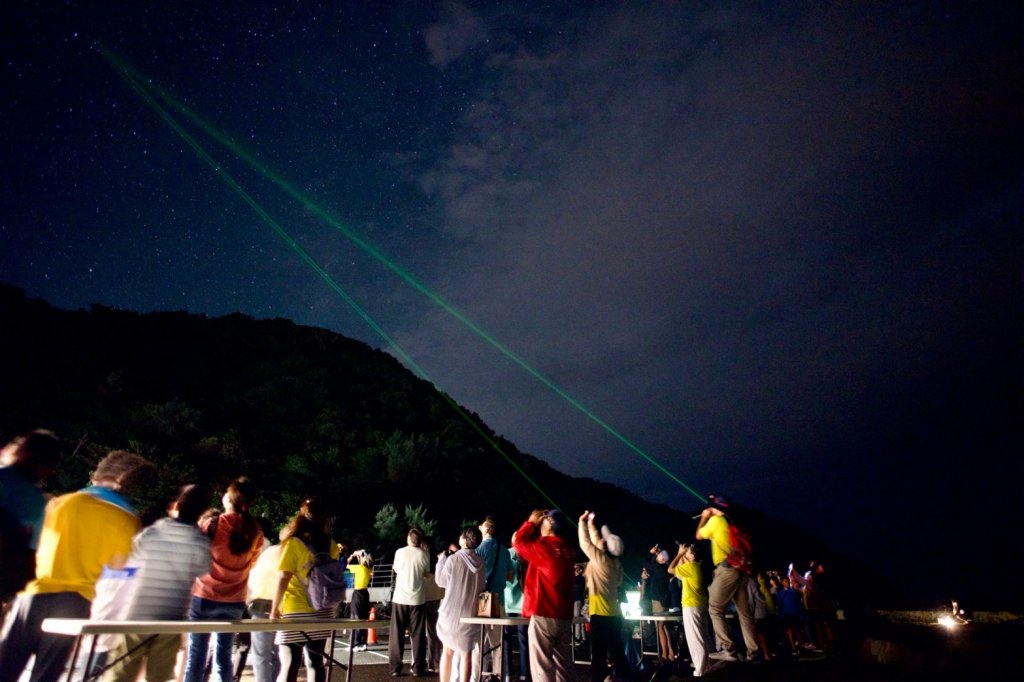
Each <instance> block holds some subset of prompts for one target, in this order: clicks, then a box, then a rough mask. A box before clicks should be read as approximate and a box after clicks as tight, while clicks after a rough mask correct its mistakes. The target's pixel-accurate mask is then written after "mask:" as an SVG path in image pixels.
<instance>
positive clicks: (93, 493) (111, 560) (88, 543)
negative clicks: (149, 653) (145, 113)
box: [0, 450, 153, 682]
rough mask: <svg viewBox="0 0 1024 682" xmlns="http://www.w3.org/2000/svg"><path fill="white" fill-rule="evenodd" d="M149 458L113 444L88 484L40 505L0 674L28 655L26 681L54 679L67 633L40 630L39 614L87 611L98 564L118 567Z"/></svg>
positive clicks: (63, 659) (7, 674)
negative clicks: (29, 569)
mask: <svg viewBox="0 0 1024 682" xmlns="http://www.w3.org/2000/svg"><path fill="white" fill-rule="evenodd" d="M152 471H153V465H152V464H151V463H150V462H149V461H148V460H146V459H144V458H143V457H140V456H139V455H136V454H134V453H130V452H124V451H123V450H115V451H113V452H111V453H109V454H108V455H107V456H106V457H104V458H103V459H101V460H100V462H99V463H98V464H97V465H96V470H95V472H93V475H92V485H90V486H89V487H87V488H83V489H82V490H79V491H78V492H74V493H69V494H67V495H61V496H60V497H57V498H55V499H53V500H52V501H51V502H50V503H49V505H47V507H46V514H45V516H44V518H43V527H42V532H41V533H40V536H39V550H38V552H37V553H36V578H35V580H33V581H31V582H30V583H29V584H28V585H26V586H25V589H24V590H23V591H22V592H21V593H20V594H18V597H17V598H16V599H15V601H14V606H13V608H12V609H11V613H10V616H9V617H8V619H7V622H6V623H5V624H4V630H3V636H2V640H0V680H4V681H6V680H17V679H18V678H19V677H20V676H21V673H22V672H23V671H24V669H25V666H26V664H27V663H28V659H29V657H31V656H32V655H33V654H34V655H35V657H36V659H35V663H34V664H33V666H32V677H31V680H32V682H56V681H57V680H58V679H59V678H60V677H61V676H62V675H63V673H64V666H65V665H66V664H67V662H68V658H69V657H70V655H71V650H72V647H73V646H74V643H75V640H74V638H73V637H64V636H60V635H49V634H44V633H43V630H42V623H43V619H45V618H88V617H89V607H90V605H91V603H92V600H93V598H94V597H95V596H96V581H97V580H98V579H99V577H100V573H101V572H102V571H103V568H104V566H110V567H112V568H120V567H122V566H123V565H124V564H125V562H126V560H127V559H128V556H129V555H130V554H131V551H132V538H133V537H134V536H135V533H136V532H138V530H139V525H140V524H139V517H138V516H137V515H136V513H135V507H134V502H133V497H134V494H135V493H136V492H138V491H140V490H144V489H145V487H146V485H147V483H148V479H149V476H150V474H151V473H152Z"/></svg>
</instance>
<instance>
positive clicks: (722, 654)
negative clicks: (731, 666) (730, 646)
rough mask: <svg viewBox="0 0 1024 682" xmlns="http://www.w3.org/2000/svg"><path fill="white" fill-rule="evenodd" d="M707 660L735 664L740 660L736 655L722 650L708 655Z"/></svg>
mask: <svg viewBox="0 0 1024 682" xmlns="http://www.w3.org/2000/svg"><path fill="white" fill-rule="evenodd" d="M708 658H713V659H715V660H716V661H728V662H730V663H735V662H736V661H738V660H740V659H739V658H738V657H737V656H736V654H734V653H733V652H731V651H727V650H725V649H722V650H721V651H716V652H714V653H713V654H708Z"/></svg>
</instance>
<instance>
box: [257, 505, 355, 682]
mask: <svg viewBox="0 0 1024 682" xmlns="http://www.w3.org/2000/svg"><path fill="white" fill-rule="evenodd" d="M322 553H326V554H328V555H329V556H330V558H332V559H335V560H338V559H339V558H340V556H341V550H340V548H339V547H338V543H337V542H335V541H334V540H333V539H332V538H331V534H330V516H329V515H328V512H327V509H326V506H325V504H324V503H323V501H322V500H320V499H319V498H315V497H311V498H309V499H307V500H306V501H305V502H303V503H302V508H301V510H300V511H299V513H298V514H296V515H295V516H294V517H293V518H292V520H291V521H290V522H289V523H288V525H287V526H285V529H284V530H283V531H281V558H280V560H279V561H278V564H277V570H278V576H279V578H278V583H277V590H276V591H275V593H274V599H273V601H272V602H271V605H270V618H271V619H278V618H281V619H286V620H287V619H288V618H324V619H328V618H334V616H335V613H336V612H337V607H336V606H335V607H329V608H323V609H320V610H319V611H318V610H316V609H314V608H313V607H312V606H311V605H310V603H309V596H308V595H307V593H306V583H307V581H308V580H309V572H310V570H311V569H312V568H313V564H314V554H322ZM330 636H331V630H330V628H327V627H325V628H324V629H323V630H316V631H313V632H287V631H280V632H278V633H277V636H276V637H275V640H274V642H275V644H277V652H278V655H279V656H280V658H281V677H279V678H278V679H282V678H284V679H286V680H287V682H295V681H296V680H297V679H298V675H299V665H300V664H301V663H302V659H303V655H302V654H303V648H305V662H306V679H307V680H309V681H310V682H323V681H324V680H325V679H326V678H327V668H326V666H325V665H324V661H325V658H326V656H328V655H330V654H329V653H328V652H327V639H328V638H329V637H330Z"/></svg>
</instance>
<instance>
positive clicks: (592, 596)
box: [577, 511, 629, 682]
mask: <svg viewBox="0 0 1024 682" xmlns="http://www.w3.org/2000/svg"><path fill="white" fill-rule="evenodd" d="M594 516H595V515H594V514H593V513H591V512H589V511H585V512H583V514H581V515H580V521H579V526H577V529H578V533H579V540H580V549H582V550H583V553H584V554H586V555H587V558H588V559H589V560H590V561H589V562H587V567H586V569H584V571H583V576H584V579H585V580H586V582H587V593H588V594H589V597H588V601H587V607H588V609H589V612H590V660H591V665H590V679H591V680H592V682H603V680H604V679H605V678H606V677H607V676H608V665H607V661H608V657H609V656H611V659H612V670H613V671H614V672H615V674H616V675H617V676H618V677H622V678H625V677H628V676H629V664H628V663H627V662H626V648H625V647H624V646H623V644H622V607H621V606H619V586H620V585H622V562H621V561H619V557H620V556H622V550H623V543H622V538H620V537H619V536H618V535H615V534H613V533H612V532H611V530H609V528H608V526H601V530H600V531H599V530H598V529H597V525H596V524H595V523H594Z"/></svg>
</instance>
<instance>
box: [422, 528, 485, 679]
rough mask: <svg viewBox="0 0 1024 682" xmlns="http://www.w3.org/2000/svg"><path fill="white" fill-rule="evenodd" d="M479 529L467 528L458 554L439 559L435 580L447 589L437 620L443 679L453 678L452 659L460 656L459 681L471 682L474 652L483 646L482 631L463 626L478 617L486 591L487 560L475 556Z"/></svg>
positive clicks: (435, 570) (472, 626) (462, 536)
mask: <svg viewBox="0 0 1024 682" xmlns="http://www.w3.org/2000/svg"><path fill="white" fill-rule="evenodd" d="M480 542H481V534H480V529H478V528H476V527H474V526H468V527H467V528H465V529H464V530H463V531H462V535H460V536H459V547H460V548H461V549H460V550H459V551H457V552H442V553H441V554H439V555H438V556H437V568H435V569H434V580H435V581H437V586H438V587H443V588H444V598H443V599H442V600H441V608H440V609H439V610H438V617H437V637H438V639H440V640H441V644H443V645H444V651H442V653H441V670H440V679H441V680H444V681H445V682H449V681H450V680H451V678H452V659H453V658H454V656H455V652H459V654H460V655H459V680H460V681H461V682H469V679H470V672H471V670H472V655H471V654H472V651H473V649H475V648H476V647H477V646H478V645H479V643H480V628H479V626H476V625H467V624H464V623H462V618H463V617H465V616H475V615H476V606H477V597H478V596H479V595H480V592H482V591H483V589H484V570H483V566H484V559H483V557H481V556H479V555H478V554H477V553H476V551H475V550H476V548H477V547H478V546H479V545H480Z"/></svg>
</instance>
